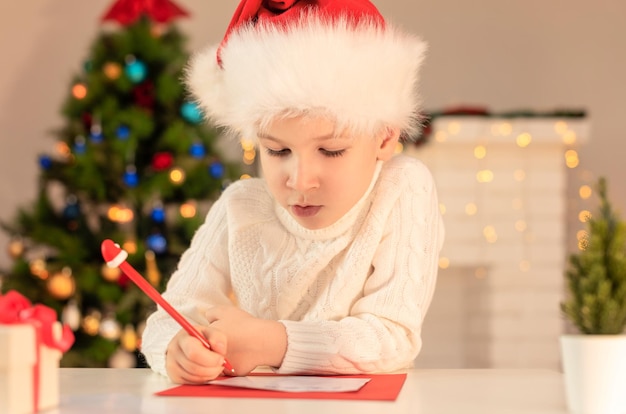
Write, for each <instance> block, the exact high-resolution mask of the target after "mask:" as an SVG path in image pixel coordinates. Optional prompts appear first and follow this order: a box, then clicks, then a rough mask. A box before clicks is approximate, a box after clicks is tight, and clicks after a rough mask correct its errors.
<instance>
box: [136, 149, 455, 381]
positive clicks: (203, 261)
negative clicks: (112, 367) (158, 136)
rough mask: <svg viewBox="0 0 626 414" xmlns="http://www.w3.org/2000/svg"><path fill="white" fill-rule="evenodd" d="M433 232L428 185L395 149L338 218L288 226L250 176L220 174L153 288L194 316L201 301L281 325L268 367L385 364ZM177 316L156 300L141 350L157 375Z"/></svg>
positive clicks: (429, 259)
mask: <svg viewBox="0 0 626 414" xmlns="http://www.w3.org/2000/svg"><path fill="white" fill-rule="evenodd" d="M443 238H444V229H443V224H442V220H441V216H440V214H439V205H438V200H437V194H436V190H435V185H434V182H433V179H432V177H431V174H430V172H429V171H428V169H427V168H426V167H425V166H424V165H423V164H422V163H421V162H419V161H418V160H416V159H414V158H410V157H407V156H403V155H397V156H395V157H393V158H392V159H391V160H389V161H387V162H386V163H384V164H383V165H382V168H379V170H377V173H376V174H375V176H374V179H373V181H372V184H371V185H370V188H369V190H368V191H367V192H366V194H365V195H364V196H363V197H362V199H361V200H360V201H359V202H358V203H357V204H356V205H355V206H354V207H353V208H352V209H351V210H350V211H349V212H348V213H347V214H346V215H345V216H344V217H342V218H341V219H340V220H339V221H337V222H336V223H334V224H333V225H331V226H329V227H327V228H324V229H320V230H309V229H306V228H304V227H302V226H300V225H299V224H298V223H297V222H296V221H295V220H294V219H293V218H292V217H291V216H290V215H289V213H288V212H287V211H286V210H284V209H283V208H282V207H281V206H279V205H278V204H276V203H275V202H274V200H273V198H272V196H271V194H270V193H269V192H268V190H267V187H266V185H265V182H264V181H263V180H262V179H249V180H242V181H238V182H236V183H234V184H232V185H230V186H229V187H228V188H227V189H226V190H225V191H224V193H223V194H222V196H221V197H220V198H219V199H218V200H217V201H216V202H215V204H214V205H213V207H212V208H211V210H210V211H209V213H208V215H207V217H206V221H205V222H204V224H203V225H202V226H201V227H200V228H199V229H198V231H197V232H196V234H195V236H194V238H193V240H192V242H191V246H190V247H189V249H188V250H187V251H186V252H185V253H184V254H183V256H182V257H181V260H180V263H179V266H178V269H177V271H176V272H175V273H174V274H173V275H172V278H171V279H170V281H169V283H168V286H167V289H166V292H165V293H164V297H165V298H166V299H167V300H168V301H169V302H170V303H171V304H172V305H173V306H174V307H175V308H177V309H178V310H179V311H180V312H181V313H182V314H183V315H185V316H186V317H187V318H189V319H190V320H192V321H193V322H194V323H197V324H206V321H205V320H204V317H203V315H204V312H205V311H206V310H207V309H208V308H210V307H211V306H212V305H216V304H231V303H232V302H231V299H230V298H229V294H230V292H231V291H232V293H233V294H234V296H235V298H236V301H237V304H238V306H239V307H241V308H242V309H243V310H245V311H247V312H249V313H250V314H252V315H253V316H256V317H259V318H264V319H273V320H279V321H280V322H281V323H283V324H284V325H285V327H286V332H287V343H288V345H287V351H286V354H285V357H284V360H283V363H282V365H281V366H280V367H278V370H277V371H278V372H279V373H310V374H329V373H339V374H348V373H367V372H389V371H393V370H396V369H401V368H405V367H407V366H410V365H411V363H412V361H413V359H414V358H415V357H416V356H417V354H418V352H419V350H420V348H421V337H420V332H421V326H422V321H423V318H424V315H425V313H426V310H427V309H428V306H429V305H430V301H431V298H432V295H433V291H434V288H435V282H436V276H437V267H438V255H439V250H440V248H441V245H442V242H443ZM179 330H180V326H178V325H177V323H176V322H175V321H174V320H173V319H171V318H170V317H169V316H168V315H167V314H166V313H165V312H164V311H163V310H162V309H159V310H157V311H156V312H155V313H153V314H152V315H151V316H150V317H149V318H148V321H147V326H146V329H145V330H144V333H143V338H142V347H141V350H142V353H143V354H144V355H145V357H146V359H147V361H148V363H149V365H150V366H151V368H152V369H153V370H155V371H157V372H159V373H161V374H163V375H166V372H165V350H166V348H167V345H168V343H169V342H170V340H171V339H172V338H173V336H174V335H175V334H176V333H177V332H178V331H179Z"/></svg>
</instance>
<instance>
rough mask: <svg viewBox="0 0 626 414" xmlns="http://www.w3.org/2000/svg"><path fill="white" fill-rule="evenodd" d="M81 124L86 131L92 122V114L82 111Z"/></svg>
mask: <svg viewBox="0 0 626 414" xmlns="http://www.w3.org/2000/svg"><path fill="white" fill-rule="evenodd" d="M81 118H82V120H83V125H84V127H85V130H86V131H89V130H90V129H91V124H92V122H93V116H92V115H91V114H90V113H89V112H83V115H82V117H81Z"/></svg>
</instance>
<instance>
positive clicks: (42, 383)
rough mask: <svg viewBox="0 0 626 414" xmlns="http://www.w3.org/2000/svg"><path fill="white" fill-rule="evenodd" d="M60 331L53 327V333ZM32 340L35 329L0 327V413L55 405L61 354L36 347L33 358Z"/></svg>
mask: <svg viewBox="0 0 626 414" xmlns="http://www.w3.org/2000/svg"><path fill="white" fill-rule="evenodd" d="M60 327H61V326H60V324H58V326H55V331H58V330H59V329H60ZM36 338H37V336H36V332H35V327H34V326H33V325H31V324H29V323H19V324H10V325H2V324H0V413H3V414H23V413H33V412H36V411H37V408H38V409H39V410H46V409H50V408H54V407H56V406H58V404H59V361H60V359H61V355H62V354H61V351H59V350H56V349H51V348H48V347H47V346H45V345H43V344H40V345H39V350H38V351H39V358H37V339H36ZM37 361H39V363H37ZM35 369H38V374H39V382H38V387H37V386H36V383H35V381H36V375H35ZM37 388H38V395H37V394H36V392H37ZM36 395H37V396H38V407H36V406H35V400H36Z"/></svg>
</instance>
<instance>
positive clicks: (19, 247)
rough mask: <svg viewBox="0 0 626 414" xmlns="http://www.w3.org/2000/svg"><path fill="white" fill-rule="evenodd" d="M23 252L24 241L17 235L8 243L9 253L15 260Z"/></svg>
mask: <svg viewBox="0 0 626 414" xmlns="http://www.w3.org/2000/svg"><path fill="white" fill-rule="evenodd" d="M23 254H24V242H23V241H22V239H21V238H19V237H17V238H15V239H13V240H11V242H10V243H9V255H10V256H11V257H12V258H13V259H14V260H15V259H18V258H20V257H22V255H23Z"/></svg>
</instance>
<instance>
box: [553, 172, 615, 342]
mask: <svg viewBox="0 0 626 414" xmlns="http://www.w3.org/2000/svg"><path fill="white" fill-rule="evenodd" d="M597 191H598V196H599V198H600V208H599V212H598V215H597V216H592V217H591V218H589V219H588V222H587V236H586V238H585V239H584V240H583V243H582V244H583V246H582V247H583V250H582V251H581V252H580V253H577V254H572V255H571V256H570V257H569V268H568V269H567V270H566V273H565V275H566V280H567V288H568V297H567V299H566V300H565V301H564V302H563V303H562V304H561V309H562V311H563V313H564V314H565V315H566V317H568V318H569V319H570V320H571V321H572V323H573V324H574V325H575V326H576V327H577V328H578V330H579V331H580V332H581V333H583V334H589V335H612V334H621V333H623V332H624V327H625V326H626V223H625V222H624V221H622V220H621V219H620V218H619V216H618V214H617V213H616V212H615V211H614V210H613V208H612V206H611V203H610V202H609V199H608V195H607V183H606V180H605V179H604V178H600V179H599V181H598V184H597Z"/></svg>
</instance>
